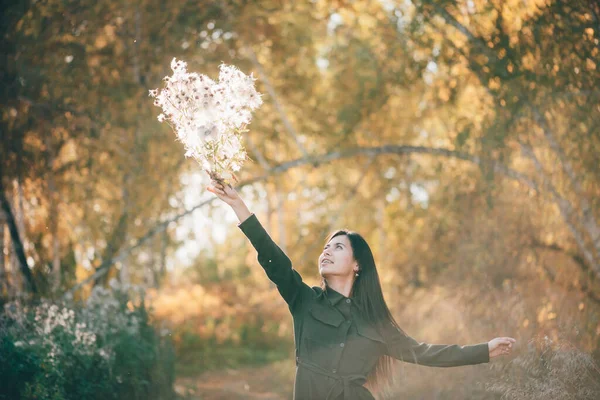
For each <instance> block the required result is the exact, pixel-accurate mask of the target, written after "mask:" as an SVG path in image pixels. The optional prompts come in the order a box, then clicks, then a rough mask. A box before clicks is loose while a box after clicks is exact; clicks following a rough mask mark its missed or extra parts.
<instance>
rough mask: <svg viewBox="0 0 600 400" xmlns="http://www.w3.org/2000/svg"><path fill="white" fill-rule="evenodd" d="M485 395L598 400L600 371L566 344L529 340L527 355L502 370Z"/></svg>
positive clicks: (530, 399) (510, 398)
mask: <svg viewBox="0 0 600 400" xmlns="http://www.w3.org/2000/svg"><path fill="white" fill-rule="evenodd" d="M498 365H499V368H503V371H501V373H502V374H501V377H500V379H501V381H500V382H499V383H494V384H490V385H489V386H488V391H489V392H491V393H496V394H497V395H500V396H501V397H500V398H501V399H503V400H521V399H527V400H542V399H543V400H546V399H557V400H560V399H571V400H588V399H590V400H591V399H600V368H599V367H598V365H597V364H596V363H595V362H594V360H593V359H592V357H591V356H590V355H589V354H587V353H585V352H583V351H581V350H579V349H577V348H575V347H573V346H572V345H570V344H569V343H568V342H566V341H562V340H559V341H552V340H551V339H550V338H548V337H547V336H545V337H543V338H541V339H533V340H531V341H530V342H529V344H528V349H527V352H526V353H525V354H523V355H521V356H519V357H517V358H515V359H514V360H513V361H512V362H510V363H509V364H507V365H505V366H500V364H498Z"/></svg>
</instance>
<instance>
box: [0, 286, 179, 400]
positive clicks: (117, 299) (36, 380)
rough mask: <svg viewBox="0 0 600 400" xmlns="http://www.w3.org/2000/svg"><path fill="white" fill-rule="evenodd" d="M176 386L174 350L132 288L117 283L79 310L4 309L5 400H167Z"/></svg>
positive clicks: (72, 306) (0, 346) (0, 323)
mask: <svg viewBox="0 0 600 400" xmlns="http://www.w3.org/2000/svg"><path fill="white" fill-rule="evenodd" d="M136 296H137V298H136ZM173 381H174V352H173V348H172V344H171V343H170V340H168V339H167V338H165V337H161V336H160V335H159V334H158V333H157V332H156V330H155V329H154V328H153V327H152V325H151V324H150V322H149V316H148V311H147V308H146V305H145V303H144V296H143V293H142V292H140V291H136V290H135V288H133V287H130V286H124V287H121V286H119V285H118V284H116V283H115V282H114V281H112V282H111V290H108V289H105V288H101V287H97V288H95V289H94V290H93V292H92V294H91V295H90V297H89V298H88V299H87V300H86V301H85V302H84V303H80V304H77V303H74V302H72V301H62V302H57V303H50V302H48V301H42V302H40V303H38V304H33V305H31V304H26V305H24V304H21V303H19V302H14V303H9V304H6V305H5V307H4V312H3V314H2V316H1V318H0V382H2V385H0V399H11V400H12V399H40V400H45V399H48V400H63V399H64V400H67V399H168V398H173V397H174V393H173V390H172V388H173Z"/></svg>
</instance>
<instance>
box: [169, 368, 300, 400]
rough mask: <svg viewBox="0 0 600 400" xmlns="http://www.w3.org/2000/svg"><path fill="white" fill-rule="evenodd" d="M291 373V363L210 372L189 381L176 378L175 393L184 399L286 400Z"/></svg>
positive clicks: (288, 397)
mask: <svg viewBox="0 0 600 400" xmlns="http://www.w3.org/2000/svg"><path fill="white" fill-rule="evenodd" d="M294 373H295V363H294V362H293V361H280V362H275V363H272V364H268V365H264V366H258V367H244V368H240V369H235V370H233V369H224V370H220V371H210V372H205V373H203V374H201V375H199V376H197V377H193V378H187V377H186V378H178V379H177V381H176V382H175V391H176V392H177V394H178V395H180V396H181V397H183V398H184V399H188V400H237V399H263V400H289V399H291V398H292V389H293V385H294Z"/></svg>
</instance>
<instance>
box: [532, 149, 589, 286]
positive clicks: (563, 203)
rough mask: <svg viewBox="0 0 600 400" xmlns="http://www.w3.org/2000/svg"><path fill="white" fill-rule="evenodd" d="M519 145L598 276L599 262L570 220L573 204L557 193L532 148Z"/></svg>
mask: <svg viewBox="0 0 600 400" xmlns="http://www.w3.org/2000/svg"><path fill="white" fill-rule="evenodd" d="M520 145H521V149H522V151H523V154H525V155H526V156H527V157H528V158H529V159H530V160H531V161H532V162H533V164H534V166H535V169H536V170H537V171H538V173H539V175H540V177H541V179H542V183H543V185H544V187H545V188H546V189H547V190H548V191H549V192H550V193H551V194H552V197H553V198H554V201H555V203H556V204H557V205H558V208H559V210H560V213H561V214H562V216H563V219H564V220H565V223H566V224H567V226H568V228H569V230H570V231H571V233H572V234H573V237H574V238H575V242H576V243H577V245H578V246H579V250H580V251H581V252H582V253H583V256H584V257H585V259H586V260H587V262H589V263H590V266H592V268H594V271H595V273H596V274H597V275H599V276H600V263H598V262H597V260H595V259H594V255H593V254H592V253H591V252H590V251H589V250H588V249H587V247H586V245H585V239H584V238H583V236H582V235H581V233H580V232H579V230H578V229H577V227H576V226H575V224H574V223H573V221H572V220H571V217H572V216H573V214H574V210H573V206H572V205H571V203H570V202H569V201H568V200H567V199H565V198H564V197H563V196H562V195H561V194H560V193H558V191H557V190H556V188H555V187H554V185H552V182H550V179H549V178H548V174H546V172H545V171H544V168H543V167H542V164H541V163H540V161H539V160H538V158H537V157H536V155H535V153H534V152H533V149H532V148H531V147H530V146H528V145H526V144H523V143H520Z"/></svg>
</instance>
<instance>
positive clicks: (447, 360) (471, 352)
mask: <svg viewBox="0 0 600 400" xmlns="http://www.w3.org/2000/svg"><path fill="white" fill-rule="evenodd" d="M385 331H386V335H385V341H386V346H387V355H388V356H390V357H393V358H396V359H398V360H401V361H405V362H409V363H413V364H420V365H426V366H429V367H458V366H461V365H474V364H482V363H487V362H489V361H490V352H489V347H488V343H487V342H484V343H479V344H473V345H466V346H459V345H457V344H428V343H424V342H418V341H416V340H415V339H413V338H412V337H410V336H409V335H407V334H406V333H403V332H402V331H401V330H400V329H398V328H397V327H396V326H394V325H392V324H391V323H390V326H389V327H388V328H387V329H385Z"/></svg>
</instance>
